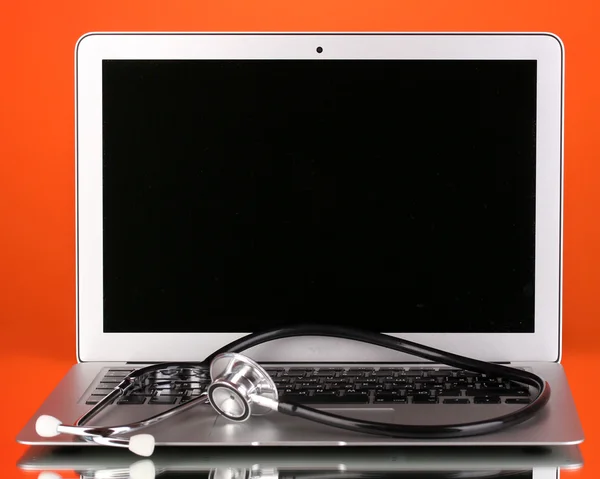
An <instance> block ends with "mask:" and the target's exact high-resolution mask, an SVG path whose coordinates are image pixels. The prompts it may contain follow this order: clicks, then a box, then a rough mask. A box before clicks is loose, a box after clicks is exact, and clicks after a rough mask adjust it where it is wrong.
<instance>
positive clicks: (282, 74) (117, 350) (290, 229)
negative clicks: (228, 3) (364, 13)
mask: <svg viewBox="0 0 600 479" xmlns="http://www.w3.org/2000/svg"><path fill="white" fill-rule="evenodd" d="M76 61H77V65H76V78H77V234H78V236H77V245H78V248H77V268H78V269H77V273H78V274H77V281H78V284H77V294H78V296H77V305H78V323H77V324H78V329H77V344H78V364H77V365H75V366H74V367H73V368H72V370H71V371H70V372H69V373H68V375H67V376H66V377H65V378H64V380H63V381H62V382H61V383H60V385H59V386H58V387H57V388H56V389H55V390H54V392H53V393H52V394H51V396H50V397H49V398H48V399H47V400H46V402H44V403H43V405H42V406H41V408H40V409H39V411H38V413H37V414H42V413H43V414H51V415H54V416H57V417H58V418H59V419H61V420H63V421H64V422H66V423H70V422H72V421H74V420H75V419H76V418H77V417H78V416H79V415H81V414H82V413H83V412H84V411H86V410H87V409H88V408H89V407H90V404H92V403H94V402H96V401H97V400H98V397H100V396H99V395H101V394H103V393H105V392H106V391H107V390H109V389H110V388H111V387H112V386H113V385H114V382H115V381H118V376H119V374H124V373H125V371H126V370H129V369H132V368H135V367H137V366H139V365H140V364H143V363H148V362H156V361H172V360H202V359H203V358H204V357H206V356H207V355H208V354H209V353H211V352H212V351H214V350H215V349H217V348H219V347H221V346H222V345H224V344H226V343H227V342H228V341H230V340H233V339H234V338H238V337H240V336H242V335H244V334H246V333H248V332H250V331H256V330H258V329H262V328H267V327H274V326H277V325H284V324H288V325H289V324H292V323H297V322H304V323H306V322H312V323H316V322H319V323H332V324H341V325H353V326H357V327H362V328H368V329H371V330H376V331H384V332H389V333H390V334H392V333H393V334H394V335H397V336H401V337H404V338H407V339H411V340H415V341H419V342H423V343H425V344H428V345H431V346H434V347H439V348H441V349H445V350H450V351H452V352H456V353H459V354H463V355H466V356H473V357H476V358H479V359H484V360H488V361H496V362H502V363H506V364H511V365H513V366H516V367H524V368H528V369H530V370H531V371H533V372H536V373H538V374H540V375H542V376H543V377H544V378H545V379H547V380H548V381H549V382H550V384H551V386H552V398H551V400H550V403H549V405H548V406H547V407H546V408H545V409H544V410H543V411H542V412H541V413H540V414H539V416H538V417H537V418H535V419H533V420H531V421H529V422H527V423H524V424H522V425H520V426H518V427H515V428H512V429H508V430H505V431H503V432H499V433H495V434H491V435H486V436H480V437H474V438H461V439H448V440H435V441H415V440H403V439H390V438H382V437H378V436H368V435H361V434H358V433H353V432H347V431H342V430H337V429H333V428H330V427H326V426H322V425H316V424H312V423H308V422H306V421H303V420H301V419H297V418H289V417H283V416H281V415H278V414H275V413H274V414H272V415H268V416H264V417H260V418H252V419H251V420H250V421H249V422H246V423H242V424H231V423H228V422H227V421H226V420H225V419H222V418H218V417H217V416H216V414H215V413H214V412H213V411H212V410H211V409H210V407H209V406H199V407H197V408H195V409H194V410H193V411H189V412H186V413H184V414H182V415H180V416H178V417H176V418H174V419H172V420H169V421H168V422H166V423H163V424H160V425H157V426H154V427H152V428H149V429H148V432H150V433H152V434H154V435H155V437H156V440H157V444H159V445H161V444H162V445H164V444H171V445H198V444H204V445H207V444H208V445H214V444H223V443H227V444H237V445H247V444H261V445H323V444H324V445H337V444H348V445H360V444H369V445H375V444H378V445H382V444H396V445H397V444H417V443H419V444H421V443H424V444H453V445H458V444H463V445H465V444H487V445H505V444H512V445H514V444H567V443H578V442H580V441H582V439H583V434H582V430H581V426H580V422H579V419H578V417H577V414H576V410H575V407H574V404H573V400H572V397H571V393H570V391H569V388H568V385H567V381H566V377H565V374H564V371H563V368H562V366H561V364H560V357H561V228H562V223H561V212H562V193H561V191H562V178H561V174H562V118H563V117H562V91H563V82H562V79H563V49H562V45H561V43H560V41H559V40H558V39H557V38H556V37H554V36H552V35H548V34H398V35H394V34H382V35H380V34H343V35H342V34H285V35H284V34H252V35H249V34H90V35H87V36H84V37H83V38H82V39H81V40H80V41H79V43H78V45H77V49H76ZM250 355H251V356H252V357H254V358H255V359H257V360H259V361H261V362H263V363H266V364H267V366H268V367H269V371H270V372H271V373H272V374H273V375H274V376H276V382H277V384H278V385H279V387H280V392H281V394H282V395H283V397H284V398H286V397H287V398H293V399H294V400H296V401H300V402H307V403H310V404H312V405H314V406H315V407H318V408H324V409H328V410H333V411H337V412H341V413H343V414H347V415H349V416H355V417H360V418H368V419H371V420H376V421H388V422H404V423H411V424H435V423H451V422H463V421H472V420H475V419H483V418H487V417H492V416H497V415H500V414H504V413H506V412H508V411H512V410H514V409H516V408H520V407H522V406H523V404H525V403H527V402H528V401H529V398H530V396H529V394H530V391H529V390H527V389H524V388H522V387H519V386H518V385H515V384H508V383H506V382H505V381H503V380H502V378H485V377H482V376H479V375H476V374H470V373H468V372H466V373H465V372H461V371H452V370H448V369H442V370H435V369H436V368H438V367H439V366H438V365H432V364H422V363H421V362H420V360H419V359H418V358H414V357H408V356H406V355H402V354H399V353H395V352H391V351H387V350H382V349H379V348H376V347H373V346H368V345H364V344H359V343H355V342H349V341H344V340H336V339H331V338H328V339H326V338H320V337H310V338H296V339H290V340H280V341H278V342H275V343H271V344H267V345H265V346H262V347H259V348H255V349H253V350H252V351H250ZM424 367H426V368H428V370H425V371H424V370H423V368H424ZM406 368H411V369H408V370H407V369H406ZM431 368H433V369H434V370H433V371H432V370H431ZM196 386H197V387H195V388H194V387H191V388H184V387H180V388H179V389H175V388H170V389H166V388H163V389H162V390H150V389H148V390H145V391H142V392H141V393H138V395H136V396H131V397H127V398H125V399H124V400H123V401H121V403H120V404H116V405H113V406H110V407H109V409H108V411H107V412H106V413H104V414H102V415H100V416H98V417H97V418H96V419H95V420H94V421H93V423H94V424H104V425H108V424H111V425H112V424H119V423H122V422H129V421H131V420H135V419H140V418H144V417H147V416H150V415H153V414H155V413H157V412H159V411H162V410H164V409H166V408H168V407H170V406H171V405H172V404H178V403H179V402H180V401H184V400H187V399H189V398H190V397H193V395H195V394H197V393H199V391H200V390H201V389H202V387H203V385H196ZM34 421H35V417H34V418H33V419H32V421H31V422H29V423H28V424H27V425H26V426H25V428H24V429H23V430H22V432H21V433H20V434H19V436H18V440H19V441H21V442H24V443H45V444H80V443H81V442H80V439H77V438H75V439H73V438H71V437H64V436H58V437H56V438H53V439H51V440H47V439H43V440H42V439H41V438H40V437H38V436H37V435H36V434H35V431H34V427H33V424H34Z"/></svg>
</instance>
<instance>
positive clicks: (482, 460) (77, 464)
mask: <svg viewBox="0 0 600 479" xmlns="http://www.w3.org/2000/svg"><path fill="white" fill-rule="evenodd" d="M582 465H583V458H582V457H581V453H580V451H579V448H578V447H577V446H558V447H548V448H540V449H537V450H535V448H534V450H533V451H532V450H531V448H511V447H508V448H507V447H504V448H497V447H486V448H477V449H475V450H473V448H464V447H438V448H401V447H393V448H390V447H380V448H358V449H357V448H352V447H349V448H311V447H306V448H293V449H288V448H269V447H265V448H244V449H239V448H236V447H233V448H230V447H228V448H211V449H206V448H205V449H198V448H191V447H181V448H168V447H167V448H162V449H158V450H157V451H156V454H155V455H153V456H152V458H151V459H140V458H139V457H138V458H135V457H132V456H131V454H129V453H128V451H125V450H123V449H115V448H85V449H84V450H81V449H80V448H73V447H70V448H66V447H41V448H30V449H29V450H27V451H26V452H25V454H24V455H23V456H22V457H21V458H20V459H19V461H18V463H17V466H18V467H19V469H21V470H22V471H27V472H29V473H31V475H32V476H33V475H34V474H35V475H36V476H37V477H38V478H39V479H59V478H65V479H67V478H70V477H77V476H79V477H81V478H90V479H91V478H98V479H100V478H107V477H109V478H116V477H131V478H132V479H154V478H179V477H181V478H188V477H192V475H193V477H208V478H212V479H246V478H247V479H250V478H264V477H268V478H271V479H279V478H281V479H283V478H292V477H295V478H297V479H368V478H389V479H392V478H394V479H395V478H405V477H406V478H409V477H410V478H414V477H423V478H436V479H442V478H460V477H463V478H471V479H477V478H487V479H490V478H497V477H512V478H514V479H556V478H558V477H559V474H560V471H561V470H577V469H580V468H581V467H582Z"/></svg>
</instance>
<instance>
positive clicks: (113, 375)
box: [104, 369, 131, 378]
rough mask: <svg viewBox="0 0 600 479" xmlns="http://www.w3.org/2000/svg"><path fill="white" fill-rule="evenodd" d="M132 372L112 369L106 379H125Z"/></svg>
mask: <svg viewBox="0 0 600 479" xmlns="http://www.w3.org/2000/svg"><path fill="white" fill-rule="evenodd" d="M130 372H131V371H129V370H127V371H121V370H118V369H111V370H109V371H108V372H107V373H106V374H105V375H104V377H105V378H124V377H125V376H127V375H128V374H129V373H130Z"/></svg>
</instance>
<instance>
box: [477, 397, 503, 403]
mask: <svg viewBox="0 0 600 479" xmlns="http://www.w3.org/2000/svg"><path fill="white" fill-rule="evenodd" d="M474 402H475V404H500V396H482V397H475V398H474Z"/></svg>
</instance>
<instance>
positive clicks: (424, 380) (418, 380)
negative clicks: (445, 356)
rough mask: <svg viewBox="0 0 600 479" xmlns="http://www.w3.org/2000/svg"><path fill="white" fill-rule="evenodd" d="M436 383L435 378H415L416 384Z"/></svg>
mask: <svg viewBox="0 0 600 479" xmlns="http://www.w3.org/2000/svg"><path fill="white" fill-rule="evenodd" d="M436 382H437V381H436V380H435V378H415V384H432V383H436Z"/></svg>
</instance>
